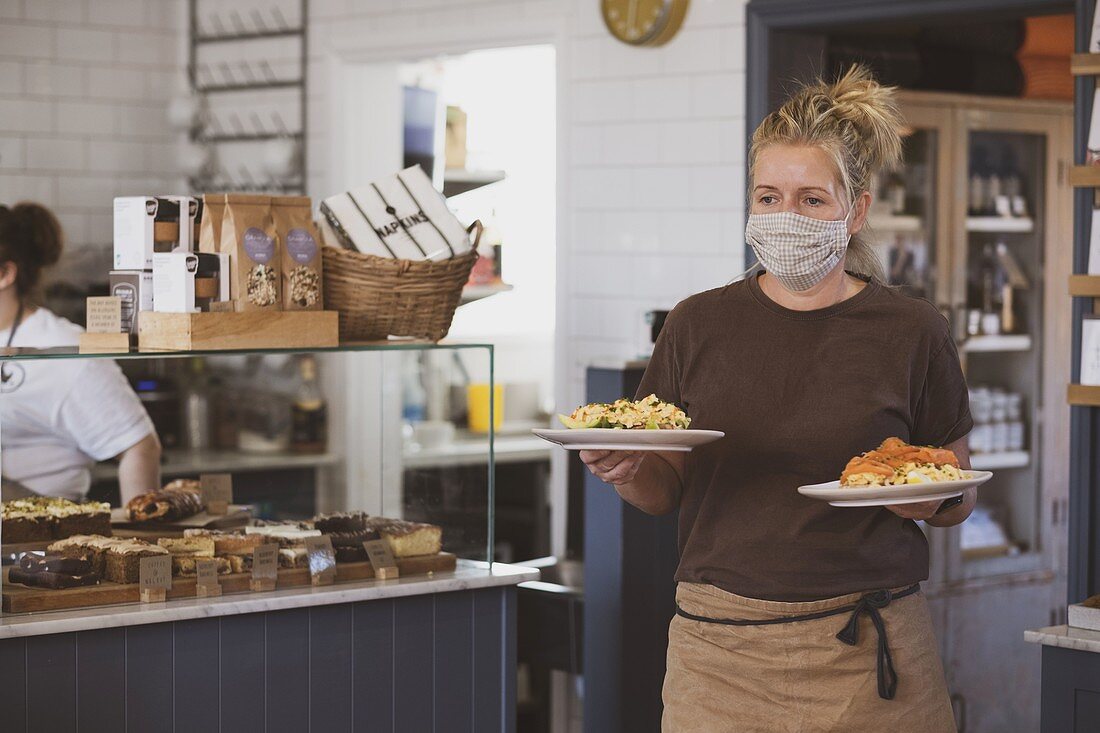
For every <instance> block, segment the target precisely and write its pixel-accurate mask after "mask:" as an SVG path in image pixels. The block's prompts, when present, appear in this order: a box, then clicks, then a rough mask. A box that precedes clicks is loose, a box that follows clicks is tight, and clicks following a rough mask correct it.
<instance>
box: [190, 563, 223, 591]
mask: <svg viewBox="0 0 1100 733" xmlns="http://www.w3.org/2000/svg"><path fill="white" fill-rule="evenodd" d="M195 584H196V585H198V586H201V587H204V588H212V587H214V586H216V585H218V563H217V562H215V561H214V560H213V559H204V560H196V561H195Z"/></svg>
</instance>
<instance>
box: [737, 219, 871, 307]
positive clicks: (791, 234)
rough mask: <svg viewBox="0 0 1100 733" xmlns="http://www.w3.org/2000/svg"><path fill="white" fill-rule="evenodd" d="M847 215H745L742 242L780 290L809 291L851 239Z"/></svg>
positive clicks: (819, 280) (831, 265)
mask: <svg viewBox="0 0 1100 733" xmlns="http://www.w3.org/2000/svg"><path fill="white" fill-rule="evenodd" d="M851 213H852V210H851V209H849V210H848V215H850V214H851ZM848 215H845V217H844V218H843V219H836V220H826V219H811V218H810V217H808V216H802V215H801V214H796V213H794V212H793V211H781V212H778V213H775V214H749V218H748V222H747V223H746V224H745V239H746V241H748V243H749V246H751V247H752V251H753V252H755V253H756V259H758V260H760V264H761V265H763V267H764V270H766V271H767V273H768V274H769V275H771V276H772V277H774V278H775V279H776V280H778V281H779V282H780V284H781V285H783V287H785V288H787V290H792V291H802V290H809V289H810V288H812V287H813V286H814V285H817V284H818V283H819V282H821V280H822V278H824V277H825V276H826V275H828V274H829V273H830V272H831V271H832V269H833V268H834V267H836V266H837V264H838V263H839V262H840V261H841V260H842V259H844V252H845V251H846V250H847V249H848V240H849V239H851V235H850V234H848Z"/></svg>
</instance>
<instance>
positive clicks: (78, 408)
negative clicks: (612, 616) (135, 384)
mask: <svg viewBox="0 0 1100 733" xmlns="http://www.w3.org/2000/svg"><path fill="white" fill-rule="evenodd" d="M57 422H58V427H59V428H60V430H61V431H63V432H64V433H65V434H67V435H69V436H70V438H71V439H72V441H73V443H75V444H76V446H77V447H78V448H79V449H80V451H81V452H82V453H84V454H86V455H88V456H89V457H91V458H93V459H95V460H97V461H105V460H107V459H109V458H114V457H115V456H117V455H119V454H120V453H122V452H123V451H125V450H126V449H128V448H130V447H132V446H134V445H135V444H137V443H138V442H140V441H141V440H142V439H143V438H145V436H147V435H150V434H152V433H153V432H154V428H153V422H152V420H150V419H149V415H148V413H146V412H145V407H144V406H143V405H142V404H141V400H140V399H138V396H137V395H136V394H134V390H133V389H131V387H130V383H129V382H128V381H126V377H125V375H123V373H122V370H121V369H119V368H118V365H117V364H115V363H114V362H113V361H101V360H89V361H88V363H87V364H86V365H85V369H84V370H82V371H81V373H80V376H79V378H78V379H77V380H76V384H75V385H73V386H72V387H71V388H70V389H69V393H68V394H67V395H65V398H64V399H63V400H62V402H61V405H60V407H59V410H58V416H57Z"/></svg>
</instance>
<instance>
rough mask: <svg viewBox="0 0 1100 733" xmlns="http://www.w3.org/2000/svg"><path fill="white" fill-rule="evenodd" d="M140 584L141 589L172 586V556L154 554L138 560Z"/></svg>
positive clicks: (167, 588)
mask: <svg viewBox="0 0 1100 733" xmlns="http://www.w3.org/2000/svg"><path fill="white" fill-rule="evenodd" d="M138 584H139V585H140V587H141V590H153V589H154V588H160V589H164V590H170V589H171V588H172V556H171V555H154V556H153V557H143V558H141V559H140V560H139V561H138Z"/></svg>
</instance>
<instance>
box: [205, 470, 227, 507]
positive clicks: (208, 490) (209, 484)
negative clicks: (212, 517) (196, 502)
mask: <svg viewBox="0 0 1100 733" xmlns="http://www.w3.org/2000/svg"><path fill="white" fill-rule="evenodd" d="M199 484H200V486H201V487H202V500H203V503H205V504H206V513H207V514H226V513H228V512H229V505H230V504H232V503H233V476H232V475H231V474H228V473H203V474H200V475H199Z"/></svg>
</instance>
